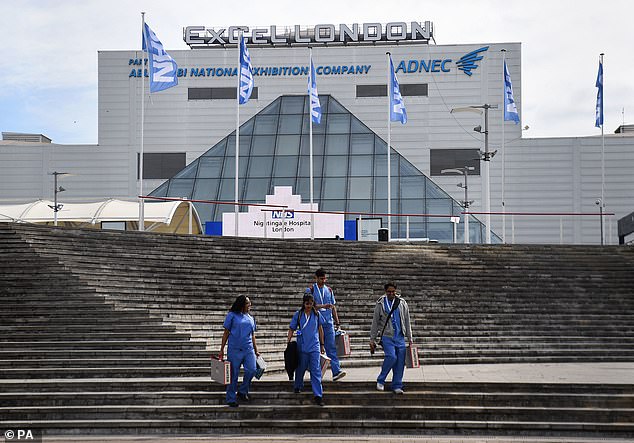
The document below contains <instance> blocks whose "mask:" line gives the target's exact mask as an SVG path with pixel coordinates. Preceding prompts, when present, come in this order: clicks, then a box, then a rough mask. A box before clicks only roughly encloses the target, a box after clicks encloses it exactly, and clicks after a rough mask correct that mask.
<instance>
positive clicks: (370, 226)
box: [357, 218, 381, 241]
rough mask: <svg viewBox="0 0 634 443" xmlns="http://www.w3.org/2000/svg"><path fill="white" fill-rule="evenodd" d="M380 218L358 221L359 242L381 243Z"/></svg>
mask: <svg viewBox="0 0 634 443" xmlns="http://www.w3.org/2000/svg"><path fill="white" fill-rule="evenodd" d="M380 228H381V219H380V218H362V219H360V220H359V219H357V240H359V241H379V229H380Z"/></svg>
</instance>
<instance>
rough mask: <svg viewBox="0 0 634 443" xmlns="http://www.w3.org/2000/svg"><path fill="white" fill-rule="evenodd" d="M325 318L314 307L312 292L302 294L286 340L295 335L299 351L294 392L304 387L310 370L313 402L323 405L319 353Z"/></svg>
mask: <svg viewBox="0 0 634 443" xmlns="http://www.w3.org/2000/svg"><path fill="white" fill-rule="evenodd" d="M324 324H325V320H324V318H323V316H322V315H321V314H320V313H319V311H317V309H315V298H314V297H313V295H312V294H304V298H303V300H302V308H301V309H300V310H299V311H297V312H295V314H294V315H293V318H292V320H291V323H290V325H289V326H288V328H289V329H288V342H289V343H290V341H291V339H292V338H293V333H295V334H296V335H297V350H298V352H299V366H297V369H296V370H295V384H294V387H295V392H296V393H298V392H301V390H302V389H303V388H304V374H305V373H306V369H308V370H309V371H310V384H311V387H312V388H313V395H314V396H315V399H314V401H315V403H316V404H318V405H319V406H323V405H324V402H323V395H324V392H323V388H322V386H321V367H320V365H319V356H320V353H324V330H323V325H324Z"/></svg>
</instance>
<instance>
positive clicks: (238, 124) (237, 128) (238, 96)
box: [234, 29, 266, 237]
mask: <svg viewBox="0 0 634 443" xmlns="http://www.w3.org/2000/svg"><path fill="white" fill-rule="evenodd" d="M241 45H242V29H240V30H239V31H238V71H237V74H238V87H237V89H236V165H235V174H236V176H235V190H234V201H235V207H234V211H235V212H234V215H235V229H234V235H235V236H236V237H237V236H238V226H239V223H238V213H239V206H238V184H239V183H238V172H239V165H238V161H239V159H240V68H241V66H240V63H241V59H240V51H241V50H242V46H241ZM264 229H266V226H265V227H264Z"/></svg>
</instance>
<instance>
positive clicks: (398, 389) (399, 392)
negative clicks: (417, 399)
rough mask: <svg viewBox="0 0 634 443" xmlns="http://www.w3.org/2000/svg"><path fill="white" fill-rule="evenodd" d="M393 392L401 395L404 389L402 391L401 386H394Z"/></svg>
mask: <svg viewBox="0 0 634 443" xmlns="http://www.w3.org/2000/svg"><path fill="white" fill-rule="evenodd" d="M394 393H395V394H398V395H403V394H404V393H405V391H403V390H402V389H401V388H396V389H394Z"/></svg>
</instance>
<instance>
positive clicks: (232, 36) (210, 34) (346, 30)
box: [183, 21, 434, 49]
mask: <svg viewBox="0 0 634 443" xmlns="http://www.w3.org/2000/svg"><path fill="white" fill-rule="evenodd" d="M240 30H242V32H243V33H244V36H245V38H246V40H247V44H249V45H252V46H294V45H308V44H324V45H327V44H374V43H376V42H403V43H405V42H407V43H428V42H429V40H433V38H434V35H433V23H432V22H429V21H426V22H410V23H406V22H390V23H385V24H381V23H363V24H358V23H354V24H353V25H351V26H348V25H345V24H339V25H333V24H320V25H315V26H314V27H301V26H299V25H294V26H288V27H283V28H278V27H277V26H275V25H272V26H269V27H267V28H249V27H248V26H228V27H226V28H207V27H205V26H187V27H186V28H184V29H183V40H185V43H187V44H188V45H189V47H190V48H192V49H194V48H209V47H223V46H225V45H235V44H237V43H238V35H239V32H240Z"/></svg>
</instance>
